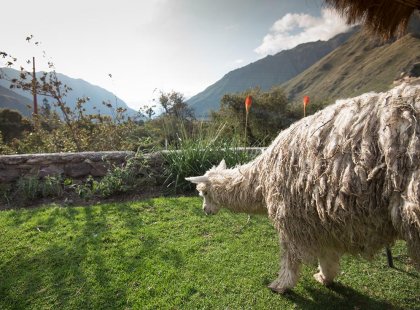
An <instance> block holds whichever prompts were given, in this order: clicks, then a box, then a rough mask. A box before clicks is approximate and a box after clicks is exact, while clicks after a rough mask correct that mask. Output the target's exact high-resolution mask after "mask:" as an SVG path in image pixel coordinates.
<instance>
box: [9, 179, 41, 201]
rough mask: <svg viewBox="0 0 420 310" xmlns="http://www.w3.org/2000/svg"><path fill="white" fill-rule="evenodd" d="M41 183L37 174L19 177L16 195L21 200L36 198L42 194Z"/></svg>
mask: <svg viewBox="0 0 420 310" xmlns="http://www.w3.org/2000/svg"><path fill="white" fill-rule="evenodd" d="M41 188H42V187H41V184H40V180H39V179H38V177H37V176H27V177H22V178H19V179H18V181H17V183H16V192H15V195H16V196H17V198H18V199H19V200H23V201H27V200H34V199H36V198H39V197H40V196H41Z"/></svg>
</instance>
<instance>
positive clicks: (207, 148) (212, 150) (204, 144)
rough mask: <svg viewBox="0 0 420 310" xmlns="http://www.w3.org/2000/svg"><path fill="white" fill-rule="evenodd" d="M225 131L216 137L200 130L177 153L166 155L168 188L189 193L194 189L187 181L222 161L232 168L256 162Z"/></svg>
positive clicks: (187, 138)
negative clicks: (226, 135)
mask: <svg viewBox="0 0 420 310" xmlns="http://www.w3.org/2000/svg"><path fill="white" fill-rule="evenodd" d="M223 129H224V126H221V127H219V128H218V129H217V130H216V132H214V133H212V132H211V131H210V132H206V131H205V130H200V131H199V132H198V134H196V135H195V136H191V137H189V136H186V135H185V134H184V135H183V138H180V141H179V148H178V149H176V148H175V147H171V148H170V150H169V151H167V152H163V156H164V158H165V161H166V167H165V169H166V170H165V174H166V177H167V179H166V184H167V186H168V187H172V188H173V189H174V190H175V191H188V190H191V189H192V188H193V186H192V185H191V183H190V182H187V181H185V178H186V177H189V176H195V175H202V174H204V173H205V172H206V171H207V170H208V169H210V168H211V167H212V166H214V165H217V164H218V163H219V162H220V161H221V160H222V159H224V160H225V161H226V163H227V165H228V166H230V167H232V166H235V165H238V164H243V163H246V162H248V161H250V160H251V159H253V157H254V156H255V155H253V154H251V153H249V152H245V151H244V150H243V149H240V148H239V145H240V144H239V142H238V141H237V140H232V139H226V138H224V137H222V136H221V133H222V132H223Z"/></svg>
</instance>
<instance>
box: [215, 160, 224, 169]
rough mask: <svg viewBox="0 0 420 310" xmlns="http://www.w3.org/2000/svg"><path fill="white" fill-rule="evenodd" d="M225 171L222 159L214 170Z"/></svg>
mask: <svg viewBox="0 0 420 310" xmlns="http://www.w3.org/2000/svg"><path fill="white" fill-rule="evenodd" d="M224 169H226V162H225V160H224V159H222V161H221V162H220V164H219V165H218V166H217V168H216V170H224Z"/></svg>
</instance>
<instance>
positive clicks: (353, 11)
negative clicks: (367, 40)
mask: <svg viewBox="0 0 420 310" xmlns="http://www.w3.org/2000/svg"><path fill="white" fill-rule="evenodd" d="M325 2H326V4H327V5H328V6H331V7H333V8H335V9H336V10H337V11H338V12H340V13H341V14H342V15H343V16H344V17H346V18H347V23H349V24H354V23H359V22H361V23H362V24H364V25H365V27H366V29H367V30H368V31H369V32H370V33H372V34H375V35H379V36H380V37H382V38H383V39H390V38H392V37H393V36H395V35H402V34H404V32H405V31H406V29H407V26H408V21H409V19H410V17H411V16H412V15H413V13H414V12H415V11H418V10H420V0H325Z"/></svg>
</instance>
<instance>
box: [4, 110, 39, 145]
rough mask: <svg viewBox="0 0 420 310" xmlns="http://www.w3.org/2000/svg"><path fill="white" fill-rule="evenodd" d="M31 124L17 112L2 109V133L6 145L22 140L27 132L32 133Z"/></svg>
mask: <svg viewBox="0 0 420 310" xmlns="http://www.w3.org/2000/svg"><path fill="white" fill-rule="evenodd" d="M31 129H32V126H31V124H30V122H29V121H28V120H27V119H26V118H24V117H22V115H21V114H20V113H19V112H18V111H15V110H9V109H0V131H1V132H2V135H3V140H4V142H5V143H10V142H11V141H12V140H13V139H17V138H20V137H21V136H22V134H23V132H25V131H30V130H31Z"/></svg>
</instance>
